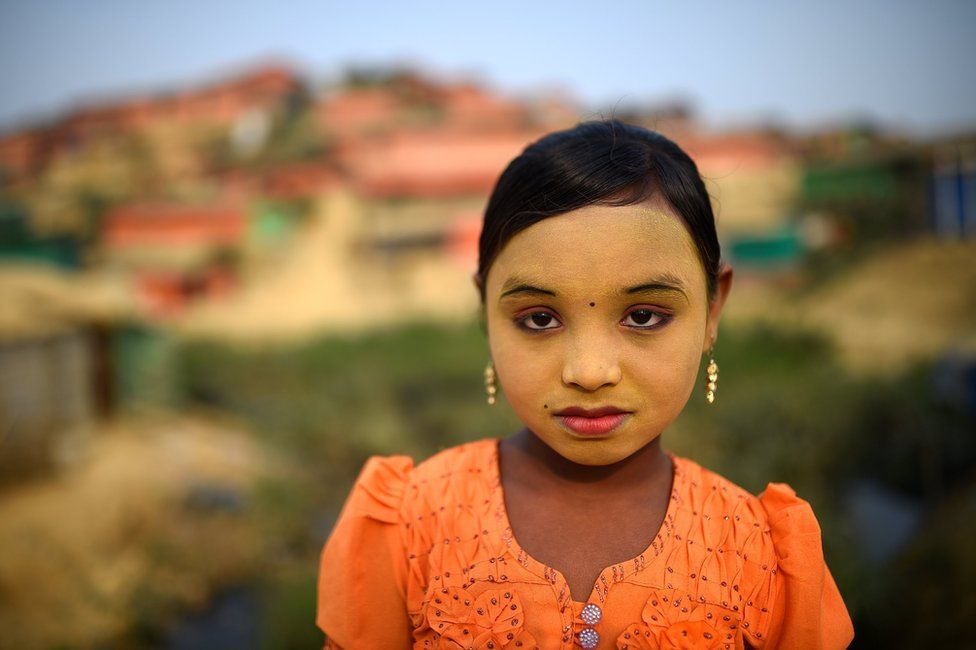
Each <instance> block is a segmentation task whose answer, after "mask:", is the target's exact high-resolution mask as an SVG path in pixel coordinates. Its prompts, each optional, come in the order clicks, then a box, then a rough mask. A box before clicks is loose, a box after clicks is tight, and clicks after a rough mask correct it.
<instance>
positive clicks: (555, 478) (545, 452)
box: [503, 429, 671, 491]
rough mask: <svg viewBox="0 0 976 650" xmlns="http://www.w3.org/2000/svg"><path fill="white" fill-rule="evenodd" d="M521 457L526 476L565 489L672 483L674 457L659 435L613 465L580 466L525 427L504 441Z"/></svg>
mask: <svg viewBox="0 0 976 650" xmlns="http://www.w3.org/2000/svg"><path fill="white" fill-rule="evenodd" d="M503 444H505V445H506V446H508V447H509V448H510V449H511V450H512V451H513V452H514V453H517V454H518V455H520V456H521V457H522V460H523V462H524V463H525V466H526V467H525V469H528V470H530V471H529V472H528V473H526V474H523V476H535V477H537V478H540V479H545V480H546V481H547V482H555V483H558V484H560V487H561V488H563V489H572V488H573V487H576V486H579V487H583V488H586V489H587V490H592V489H593V488H594V487H597V486H598V487H599V488H600V489H601V491H602V490H618V489H619V490H627V489H633V488H636V489H641V488H643V487H645V486H647V485H648V484H653V483H657V482H659V481H666V482H667V483H668V484H670V482H671V459H670V458H668V456H667V454H665V453H664V451H663V450H662V449H661V438H660V436H658V437H656V438H654V439H653V440H651V441H650V442H649V443H647V444H646V445H644V446H643V447H641V448H640V449H638V450H637V451H635V452H634V453H633V454H631V455H630V456H628V457H627V458H624V459H623V460H620V461H617V462H616V463H611V464H610V465H581V464H579V463H575V462H573V461H571V460H568V459H567V458H565V457H563V456H561V455H560V454H558V453H557V452H556V451H554V450H553V449H552V447H550V446H549V445H547V444H546V443H545V442H543V441H542V440H541V439H540V438H539V437H538V436H536V435H535V434H534V433H532V432H531V431H529V430H528V429H522V430H521V431H519V432H518V433H516V434H515V435H514V436H512V437H511V438H509V439H508V440H505V441H504V443H503Z"/></svg>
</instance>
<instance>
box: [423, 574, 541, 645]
mask: <svg viewBox="0 0 976 650" xmlns="http://www.w3.org/2000/svg"><path fill="white" fill-rule="evenodd" d="M524 618H525V616H524V612H523V609H522V602H521V600H519V597H518V594H517V593H516V592H515V590H514V589H511V588H507V589H506V588H501V589H490V590H488V591H485V592H483V593H482V594H481V595H479V596H474V595H472V594H471V593H470V592H468V591H467V590H466V589H462V588H460V587H448V588H445V589H439V590H437V592H436V593H435V594H434V596H433V597H432V598H431V600H430V602H429V603H428V604H427V612H426V623H427V626H428V627H429V628H430V629H431V630H432V631H433V632H434V633H435V635H436V636H437V637H438V638H439V646H438V647H441V648H526V649H529V648H537V647H538V645H537V644H536V642H535V639H534V638H533V637H532V635H531V634H529V633H528V632H527V631H526V630H525V629H524V625H523V621H524Z"/></svg>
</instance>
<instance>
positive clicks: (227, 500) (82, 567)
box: [0, 416, 284, 648]
mask: <svg viewBox="0 0 976 650" xmlns="http://www.w3.org/2000/svg"><path fill="white" fill-rule="evenodd" d="M283 467H284V465H283V464H282V463H281V462H280V461H277V460H274V458H273V455H272V454H270V453H269V452H268V450H267V449H265V448H263V447H262V446H260V445H259V444H258V443H256V442H255V440H254V439H253V438H251V437H250V436H248V435H246V434H245V433H242V432H240V431H236V430H234V429H233V428H229V427H225V426H220V425H216V424H213V423H207V422H204V421H201V420H197V419H191V418H184V417H175V416H165V417H159V418H152V419H146V418H141V419H137V420H136V419H130V420H126V421H121V422H117V423H114V424H112V425H111V426H108V427H107V428H106V430H104V431H99V432H97V433H96V435H94V436H93V437H92V439H91V445H90V447H89V448H88V449H87V451H86V453H85V456H84V457H83V458H82V459H81V460H79V461H78V462H77V463H76V464H75V465H74V466H72V467H71V468H69V469H68V470H67V471H65V472H63V473H62V474H60V475H58V476H54V477H49V478H47V479H42V480H38V481H34V482H31V483H26V484H23V485H21V486H19V487H17V488H15V489H12V490H10V491H8V492H5V493H3V494H0V522H2V524H0V629H2V630H3V637H4V638H3V644H2V645H3V647H10V648H35V647H91V646H95V645H99V644H100V643H102V642H105V641H107V640H111V639H116V638H118V637H119V636H120V635H122V634H123V633H125V632H126V631H127V630H128V629H131V626H132V625H133V624H139V623H155V622H157V621H156V620H155V619H156V618H157V617H158V616H159V615H160V613H165V612H166V611H167V610H169V609H172V608H173V607H174V606H192V605H195V604H202V603H203V602H205V601H206V599H207V598H208V597H209V595H210V592H211V590H212V589H213V588H214V587H215V586H216V585H219V584H222V583H226V582H227V581H231V580H233V579H234V578H235V577H237V576H240V575H243V574H246V573H247V572H249V571H253V570H254V567H255V566H256V565H257V564H258V562H259V560H260V558H261V556H262V548H261V544H262V543H263V542H262V539H263V536H262V535H259V534H257V533H256V531H255V530H254V526H255V525H256V524H257V522H255V521H253V517H250V516H247V513H248V509H249V504H250V501H249V499H250V495H251V494H252V492H253V490H254V488H255V487H256V486H257V485H258V484H259V483H260V481H262V480H264V479H268V478H270V477H273V476H275V475H278V474H280V473H281V472H282V471H283ZM8 644H9V645H8Z"/></svg>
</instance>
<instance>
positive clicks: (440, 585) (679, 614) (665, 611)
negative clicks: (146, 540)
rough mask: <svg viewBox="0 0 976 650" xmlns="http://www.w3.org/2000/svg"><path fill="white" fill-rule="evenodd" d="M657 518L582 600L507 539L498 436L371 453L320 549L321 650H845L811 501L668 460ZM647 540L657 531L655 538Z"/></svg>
mask: <svg viewBox="0 0 976 650" xmlns="http://www.w3.org/2000/svg"><path fill="white" fill-rule="evenodd" d="M671 459H672V463H673V466H674V482H673V485H672V489H671V498H670V501H669V505H668V508H667V512H666V514H665V517H664V522H663V524H662V526H661V528H660V530H659V531H657V534H656V535H655V536H654V537H653V539H652V540H651V542H650V544H649V545H648V547H647V548H646V549H645V550H644V551H643V552H642V553H641V554H640V555H638V556H636V557H634V558H632V559H630V560H627V561H626V562H621V563H618V564H614V565H612V566H609V567H606V568H605V569H604V570H603V571H602V572H601V574H600V576H599V577H598V578H597V580H596V582H595V583H594V585H593V589H592V591H591V592H590V594H588V595H587V597H586V600H585V601H575V600H573V598H572V596H571V594H570V591H569V586H568V585H567V583H566V580H565V578H564V577H563V576H562V574H560V573H559V571H556V570H555V569H553V568H551V567H548V566H546V565H544V564H542V563H541V562H539V561H537V560H535V559H534V558H532V557H531V556H530V555H528V554H527V553H526V552H525V551H524V550H522V548H521V547H520V546H519V544H518V541H517V540H516V539H515V537H514V535H513V534H512V528H511V525H510V524H509V521H508V515H507V512H506V509H505V500H504V494H503V490H502V486H501V481H500V479H499V470H498V440H481V441H477V442H472V443H468V444H464V445H460V446H457V447H453V448H450V449H447V450H445V451H442V452H440V453H439V454H437V455H435V456H433V457H432V458H430V459H428V460H426V461H425V462H423V463H420V464H419V465H417V466H414V463H413V461H412V460H411V459H410V458H409V457H406V456H389V457H373V458H370V459H369V460H368V461H367V463H366V465H365V466H364V468H363V470H362V472H361V474H360V476H359V478H358V479H357V480H356V483H355V485H354V487H353V489H352V492H351V493H350V495H349V498H348V499H347V501H346V504H345V506H344V507H343V510H342V513H341V514H340V516H339V520H338V522H337V523H336V526H335V528H334V530H333V532H332V534H331V535H330V537H329V539H328V541H327V542H326V544H325V547H324V548H323V550H322V555H321V564H320V570H319V582H318V611H317V623H318V626H319V627H320V628H321V629H322V630H323V631H324V632H325V634H326V637H327V641H326V647H327V648H383V649H386V648H451V649H458V648H491V649H494V648H506V649H509V648H526V649H528V648H545V649H548V648H562V649H566V650H568V649H570V648H588V649H589V648H596V649H609V648H618V649H620V648H630V649H633V648H726V649H732V648H744V647H746V645H745V644H746V643H748V644H749V646H750V647H756V648H825V649H830V648H846V647H847V646H848V645H849V644H850V643H851V641H852V639H853V637H854V631H853V626H852V624H851V620H850V616H849V615H848V612H847V609H846V607H845V605H844V602H843V599H842V598H841V595H840V593H839V591H838V590H837V586H836V584H835V583H834V580H833V577H832V576H831V574H830V571H829V569H828V568H827V565H826V564H825V562H824V557H823V550H822V544H821V536H820V526H819V524H818V522H817V519H816V517H815V516H814V514H813V511H812V510H811V508H810V506H809V504H808V503H807V502H806V501H804V500H802V499H800V498H799V497H797V496H796V494H795V492H794V491H793V490H792V489H791V488H790V487H789V486H787V485H785V484H782V483H770V484H769V485H768V486H767V488H766V490H765V491H764V492H763V493H762V494H760V495H759V496H758V497H756V496H753V495H752V494H750V493H748V492H747V491H745V490H743V489H742V488H740V487H738V486H736V485H735V484H733V483H731V482H730V481H728V480H726V479H725V478H723V477H721V476H719V475H718V474H715V473H714V472H711V471H709V470H707V469H704V468H702V467H701V466H699V465H698V464H696V463H695V462H693V461H691V460H689V459H687V458H682V457H679V456H674V455H671ZM649 536H650V534H649Z"/></svg>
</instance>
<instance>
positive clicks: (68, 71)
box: [0, 0, 976, 135]
mask: <svg viewBox="0 0 976 650" xmlns="http://www.w3.org/2000/svg"><path fill="white" fill-rule="evenodd" d="M269 59H274V60H278V61H285V62H289V63H291V64H293V65H295V66H296V67H297V69H298V70H299V71H300V72H302V73H305V74H307V75H308V76H309V77H310V78H311V79H313V80H318V81H322V82H324V81H326V80H328V79H329V78H334V76H335V75H337V74H338V72H339V71H340V70H342V69H343V67H344V66H347V65H349V64H360V65H362V64H366V65H384V64H394V65H395V64H404V63H407V64H415V65H417V66H419V67H420V68H421V69H423V70H426V71H428V72H430V73H432V74H434V75H436V76H440V77H446V78H451V79H459V78H466V77H470V78H474V79H475V80H478V81H481V82H483V83H485V84H486V85H487V86H488V87H490V88H492V89H494V90H496V91H498V92H501V93H503V94H510V95H513V96H517V95H523V94H529V93H538V92H540V91H542V90H545V89H558V90H562V91H564V92H566V93H568V94H569V95H570V96H571V97H573V98H575V99H577V100H578V101H579V102H580V104H581V105H582V107H583V108H584V110H585V111H588V112H590V113H592V114H593V115H599V114H604V115H605V114H609V113H611V112H612V110H613V109H614V108H615V107H618V106H625V105H628V104H631V105H632V104H639V103H644V104H655V103H666V102H669V101H673V100H686V101H688V102H690V104H691V106H692V107H693V108H694V110H695V111H696V113H697V114H698V116H699V117H700V119H701V120H702V121H703V123H705V124H706V125H709V126H713V127H717V128H723V127H730V126H742V125H749V124H756V123H759V122H773V123H775V124H778V125H781V126H787V127H793V128H798V129H804V128H818V127H820V126H825V125H830V124H836V123H838V122H843V121H850V120H873V121H877V122H879V123H880V124H882V125H883V126H886V127H889V128H893V129H901V130H905V131H908V132H912V133H916V134H920V135H934V134H941V133H951V132H955V131H959V130H964V129H967V128H968V129H972V128H976V83H974V81H976V73H974V72H973V70H972V68H973V62H976V2H970V1H968V0H957V1H950V0H933V1H931V2H921V1H918V2H908V1H905V0H889V1H879V0H865V1H861V2H850V1H847V2H838V1H836V0H818V1H817V2H806V3H801V2H779V3H777V2H772V1H771V0H770V1H767V2H757V1H753V0H737V1H736V2H718V1H711V0H696V1H693V2H671V3H665V2H654V1H651V0H645V1H643V2H638V1H630V0H627V1H624V0H618V1H614V0H607V1H606V2H603V3H593V2H587V3H583V2H575V1H574V0H562V1H559V2H556V1H547V0H537V1H534V2H524V1H523V2H517V1H514V0H497V1H494V2H485V1H482V2H429V1H427V0H410V1H404V2H377V1H375V0H358V1H357V2H348V1H347V2H342V3H339V2H331V1H329V2H327V1H319V2H313V1H310V0H298V1H294V2H282V1H278V2H270V1H257V0H234V1H230V0H213V1H207V0H196V1H192V2H191V1H189V0H168V1H167V2H149V1H148V0H146V1H140V2H132V1H131V0H126V1H122V0H88V1H85V2H82V1H81V0H36V1H31V0H19V1H13V0H0V88H2V92H0V130H5V131H6V130H10V129H12V128H15V127H16V126H18V125H21V124H29V123H32V122H36V121H39V120H40V121H42V120H44V119H47V118H50V117H52V116H57V115H59V114H63V113H64V112H65V111H67V110H69V109H70V108H71V107H72V106H75V105H77V103H78V102H88V103H91V102H96V101H98V100H99V99H101V98H105V97H124V96H126V95H127V94H130V93H134V92H138V91H154V90H166V89H170V88H179V87H181V86H185V85H193V84H197V83H202V82H206V81H208V80H212V79H217V78H219V77H220V75H221V74H224V73H226V72H229V71H230V72H235V71H239V70H242V69H244V68H246V67H247V66H248V65H250V64H256V63H260V62H263V61H266V60H269Z"/></svg>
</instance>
